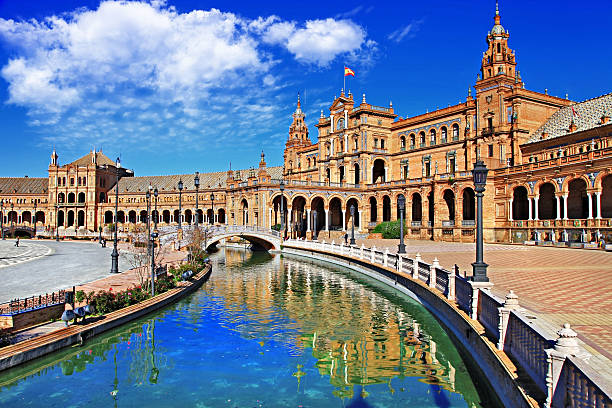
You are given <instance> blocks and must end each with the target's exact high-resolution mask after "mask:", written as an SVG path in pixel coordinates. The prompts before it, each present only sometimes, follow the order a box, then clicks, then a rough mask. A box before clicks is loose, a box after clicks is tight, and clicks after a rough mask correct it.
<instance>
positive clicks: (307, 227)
mask: <svg viewBox="0 0 612 408" xmlns="http://www.w3.org/2000/svg"><path fill="white" fill-rule="evenodd" d="M306 214H308V215H307V217H306V232H310V209H306Z"/></svg>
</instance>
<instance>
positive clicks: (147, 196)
mask: <svg viewBox="0 0 612 408" xmlns="http://www.w3.org/2000/svg"><path fill="white" fill-rule="evenodd" d="M152 189H153V186H152V185H151V184H149V189H148V190H147V193H146V194H145V197H146V198H147V255H151V252H152V251H151V222H150V220H151V190H152Z"/></svg>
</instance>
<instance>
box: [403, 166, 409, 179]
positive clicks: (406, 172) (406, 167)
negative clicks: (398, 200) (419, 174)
mask: <svg viewBox="0 0 612 408" xmlns="http://www.w3.org/2000/svg"><path fill="white" fill-rule="evenodd" d="M408 170H409V169H408V165H407V164H404V165H403V166H402V175H403V176H404V180H406V179H407V178H408Z"/></svg>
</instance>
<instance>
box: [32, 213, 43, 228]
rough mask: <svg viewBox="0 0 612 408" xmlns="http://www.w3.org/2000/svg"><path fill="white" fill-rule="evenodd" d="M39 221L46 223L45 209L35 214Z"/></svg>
mask: <svg viewBox="0 0 612 408" xmlns="http://www.w3.org/2000/svg"><path fill="white" fill-rule="evenodd" d="M34 218H35V220H36V222H37V223H39V222H40V223H42V224H43V225H44V224H45V212H44V211H36V215H35V216H34Z"/></svg>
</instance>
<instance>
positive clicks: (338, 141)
mask: <svg viewBox="0 0 612 408" xmlns="http://www.w3.org/2000/svg"><path fill="white" fill-rule="evenodd" d="M508 39H509V34H508V32H507V31H506V30H505V28H504V27H503V26H502V25H501V17H500V15H499V13H498V12H496V14H495V16H494V25H493V27H492V28H491V29H490V30H489V31H488V32H487V35H486V43H487V49H486V50H485V52H484V53H483V57H482V60H481V67H480V72H479V73H478V75H477V80H476V82H475V84H473V86H470V87H469V91H468V94H467V96H466V97H465V101H464V102H461V103H459V104H456V105H451V106H448V107H446V108H443V109H438V110H435V111H432V112H428V113H425V114H422V115H417V116H413V117H408V118H402V117H399V116H398V115H396V114H395V113H394V109H393V106H392V105H391V104H389V105H388V106H377V105H372V104H370V103H369V101H367V99H366V95H365V94H362V95H361V96H356V95H353V93H352V92H351V91H348V92H345V91H344V90H342V91H341V93H340V96H339V97H336V98H335V99H334V100H333V101H332V103H331V104H330V106H329V109H328V110H326V111H325V112H323V111H321V115H320V117H319V119H318V121H317V122H316V123H315V124H314V127H315V128H316V133H317V143H313V142H312V141H311V139H310V137H309V128H308V126H307V125H306V117H305V114H304V112H303V111H302V108H301V104H300V100H299V98H298V100H297V107H296V109H295V112H294V113H293V115H292V119H293V120H292V123H291V124H290V126H289V135H288V138H287V142H286V146H285V151H284V165H283V166H282V167H280V166H279V167H268V166H267V165H266V162H265V160H264V155H263V153H262V155H261V160H260V162H259V166H258V167H254V168H251V169H246V170H239V171H232V170H229V171H226V172H214V173H200V174H199V180H200V182H199V186H198V188H197V190H196V186H195V184H194V178H195V176H194V174H177V175H170V176H146V177H136V176H134V172H133V171H131V170H129V169H126V168H124V167H120V168H116V164H115V162H114V161H113V160H110V159H109V158H108V157H107V156H105V155H104V154H103V153H102V151H91V152H89V153H88V154H86V155H85V156H83V157H81V158H79V159H77V160H75V161H72V162H70V163H67V164H63V165H60V162H59V157H58V155H57V153H56V152H55V151H54V152H53V154H52V156H51V164H50V165H49V171H48V176H47V177H43V178H32V177H25V178H0V202H1V203H2V207H1V208H0V211H1V219H2V221H3V227H4V228H5V230H6V229H10V228H13V229H19V228H21V229H23V230H24V231H26V230H28V229H29V231H32V227H33V226H34V224H35V225H36V228H37V230H38V231H54V232H56V233H58V234H59V235H68V236H70V235H79V233H81V234H85V233H86V232H87V231H98V230H99V228H100V227H101V228H102V229H103V230H104V229H108V228H109V227H110V225H111V224H112V223H113V221H114V209H115V194H116V189H117V188H118V189H119V201H118V216H117V220H118V225H119V229H120V230H121V231H129V230H130V229H134V228H136V227H137V226H138V224H141V223H144V222H146V220H147V214H148V212H147V199H146V193H147V191H149V187H151V188H152V189H157V191H158V196H157V211H155V210H154V209H153V210H151V214H152V217H153V219H157V221H158V222H159V225H161V226H165V225H176V224H177V223H178V220H179V217H181V222H182V223H184V224H191V223H193V222H194V221H195V220H196V217H197V218H198V219H199V221H200V222H201V223H202V224H204V225H208V224H213V223H214V224H228V225H253V226H260V227H265V228H271V227H273V226H275V225H278V224H280V219H281V217H280V211H281V205H280V201H281V191H280V183H281V180H283V182H284V185H285V189H284V192H283V194H282V197H283V200H284V202H283V206H282V207H283V209H284V211H285V213H286V218H285V219H286V220H287V222H286V225H287V228H288V230H289V233H290V234H291V235H293V236H298V237H308V238H310V237H311V236H312V235H313V231H314V230H315V228H316V230H317V231H318V236H319V238H320V239H324V238H331V239H334V238H335V239H337V238H340V237H341V236H343V235H344V233H345V231H347V230H349V229H350V228H351V226H352V225H353V221H354V224H355V229H356V231H357V233H359V234H367V233H368V232H370V231H371V230H372V229H373V228H374V227H375V226H376V225H378V224H379V223H381V222H383V221H394V220H396V219H398V218H399V216H400V214H399V210H398V205H397V201H398V197H399V195H400V194H401V195H404V196H405V197H406V209H405V214H404V215H405V219H406V225H407V234H408V235H407V236H408V238H418V239H433V240H445V241H466V242H472V241H474V236H475V213H476V211H475V194H474V185H473V181H472V173H471V170H472V168H473V166H474V163H475V161H476V160H477V159H480V160H482V161H483V162H484V163H485V164H486V166H487V167H488V168H489V169H490V171H489V177H488V179H487V186H486V191H485V194H484V199H483V213H484V220H483V222H484V238H485V240H486V241H488V242H523V241H527V240H537V241H549V242H558V241H570V242H571V241H583V242H590V241H600V240H602V239H604V240H606V241H607V242H612V122H611V121H610V112H612V93H607V94H604V95H602V96H596V97H593V98H592V99H588V100H586V101H582V102H576V101H572V100H570V99H568V98H567V96H566V97H565V98H559V97H555V96H552V95H548V93H547V92H544V93H541V92H536V91H531V90H528V89H526V88H525V85H524V83H523V81H522V77H521V73H520V71H519V70H518V65H517V59H516V54H515V52H514V51H513V50H511V49H510V48H509V45H508ZM546 65H547V64H542V66H546ZM289 120H290V119H289ZM289 120H288V123H289ZM117 177H119V182H118V183H117V182H116V179H117ZM179 181H182V183H183V189H182V190H180V191H179V188H178V186H179ZM196 191H197V195H198V199H197V200H198V205H197V208H196ZM179 197H180V203H181V209H180V212H179ZM351 207H353V208H354V212H353V213H351Z"/></svg>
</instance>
